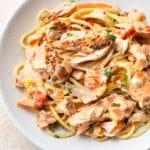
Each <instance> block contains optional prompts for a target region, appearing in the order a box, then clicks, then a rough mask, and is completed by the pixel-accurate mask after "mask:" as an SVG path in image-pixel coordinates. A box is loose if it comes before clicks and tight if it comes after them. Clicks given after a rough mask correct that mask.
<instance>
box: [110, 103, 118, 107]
mask: <svg viewBox="0 0 150 150" xmlns="http://www.w3.org/2000/svg"><path fill="white" fill-rule="evenodd" d="M111 107H120V104H118V103H112V105H111Z"/></svg>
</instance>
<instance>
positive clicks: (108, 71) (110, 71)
mask: <svg viewBox="0 0 150 150" xmlns="http://www.w3.org/2000/svg"><path fill="white" fill-rule="evenodd" d="M104 74H105V75H106V76H107V77H110V76H111V75H112V67H110V68H109V69H108V70H105V72H104Z"/></svg>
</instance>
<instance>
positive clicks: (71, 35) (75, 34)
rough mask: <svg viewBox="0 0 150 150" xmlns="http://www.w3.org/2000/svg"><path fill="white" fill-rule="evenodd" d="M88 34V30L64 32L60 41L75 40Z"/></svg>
mask: <svg viewBox="0 0 150 150" xmlns="http://www.w3.org/2000/svg"><path fill="white" fill-rule="evenodd" d="M85 36H86V32H85V31H69V32H66V33H64V34H63V35H62V36H61V39H60V41H61V42H64V41H74V40H79V39H83V38H84V37H85Z"/></svg>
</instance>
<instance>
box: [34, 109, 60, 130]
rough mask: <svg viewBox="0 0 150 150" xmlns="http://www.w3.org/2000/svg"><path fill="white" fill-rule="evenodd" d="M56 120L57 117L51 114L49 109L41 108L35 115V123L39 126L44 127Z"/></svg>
mask: <svg viewBox="0 0 150 150" xmlns="http://www.w3.org/2000/svg"><path fill="white" fill-rule="evenodd" d="M56 121H57V119H56V118H55V117H54V116H53V114H52V112H51V111H45V110H42V111H40V112H38V113H37V115H36V124H37V125H38V126H39V127H40V128H45V127H47V126H48V125H50V124H53V123H55V122H56Z"/></svg>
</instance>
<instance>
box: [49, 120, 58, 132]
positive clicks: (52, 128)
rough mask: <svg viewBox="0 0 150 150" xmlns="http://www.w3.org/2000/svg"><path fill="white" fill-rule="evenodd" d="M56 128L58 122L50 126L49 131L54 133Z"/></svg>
mask: <svg viewBox="0 0 150 150" xmlns="http://www.w3.org/2000/svg"><path fill="white" fill-rule="evenodd" d="M56 126H57V122H56V123H53V124H50V125H49V126H48V127H49V129H50V130H51V131H52V132H53V131H54V129H55V128H56Z"/></svg>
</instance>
